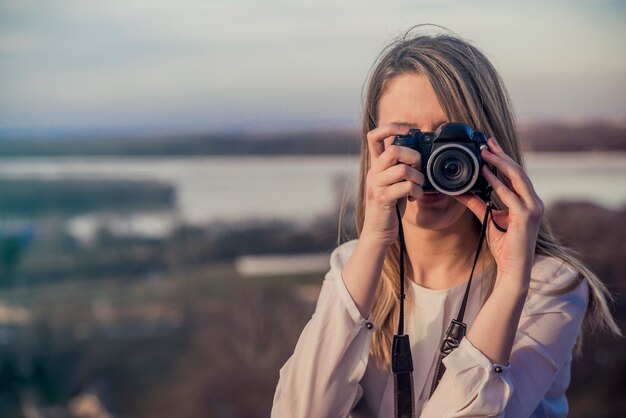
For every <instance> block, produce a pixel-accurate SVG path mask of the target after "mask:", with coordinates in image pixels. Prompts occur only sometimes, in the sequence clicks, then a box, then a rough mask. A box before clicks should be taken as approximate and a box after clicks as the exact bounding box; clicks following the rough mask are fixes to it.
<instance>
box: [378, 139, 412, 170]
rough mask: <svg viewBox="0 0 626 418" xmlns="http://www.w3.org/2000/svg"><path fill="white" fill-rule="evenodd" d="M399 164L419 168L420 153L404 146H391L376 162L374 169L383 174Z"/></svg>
mask: <svg viewBox="0 0 626 418" xmlns="http://www.w3.org/2000/svg"><path fill="white" fill-rule="evenodd" d="M398 163H404V164H408V165H411V166H413V167H419V164H420V153H419V152H417V151H415V150H414V149H411V148H409V147H403V146H402V145H390V146H389V147H388V148H387V149H386V150H385V151H384V152H383V153H382V154H380V156H379V157H378V159H376V160H375V161H374V162H372V169H373V170H375V171H377V172H381V171H385V170H386V169H388V168H389V167H391V166H394V165H396V164H398Z"/></svg>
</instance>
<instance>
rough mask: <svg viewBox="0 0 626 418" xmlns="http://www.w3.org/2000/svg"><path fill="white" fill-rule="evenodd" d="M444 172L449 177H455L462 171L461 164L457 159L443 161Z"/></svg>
mask: <svg viewBox="0 0 626 418" xmlns="http://www.w3.org/2000/svg"><path fill="white" fill-rule="evenodd" d="M443 173H444V174H445V176H446V177H448V178H455V177H458V175H459V174H460V173H461V166H460V165H459V162H458V161H457V160H452V159H451V160H448V161H446V162H444V163H443Z"/></svg>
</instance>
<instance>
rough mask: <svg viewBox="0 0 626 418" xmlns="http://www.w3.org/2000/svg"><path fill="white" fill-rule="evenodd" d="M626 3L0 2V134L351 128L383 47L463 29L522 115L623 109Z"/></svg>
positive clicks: (625, 112) (585, 114) (606, 113)
mask: <svg viewBox="0 0 626 418" xmlns="http://www.w3.org/2000/svg"><path fill="white" fill-rule="evenodd" d="M624 22H626V2H624V1H612V0H598V1H591V0H589V1H582V0H575V1H565V0H556V1H538V0H532V1H524V2H522V1H518V2H515V3H513V2H507V1H495V0H494V1H490V0H476V1H460V0H458V1H448V0H422V1H420V0H412V1H408V0H402V1H388V2H383V1H380V0H343V1H342V0H334V1H331V0H317V1H315V2H313V1H311V2H303V1H297V0H266V1H261V0H256V1H252V0H222V1H209V0H207V1H199V0H198V1H196V0H176V1H174V0H107V1H88V0H62V1H51V0H0V135H2V134H3V133H4V134H6V133H7V132H9V133H11V132H19V131H37V132H44V133H45V132H47V131H50V130H52V131H54V130H63V129H69V130H72V129H73V130H78V131H80V130H88V131H94V130H100V131H115V130H125V129H127V130H133V129H135V130H138V131H141V130H145V131H146V132H147V131H152V132H159V131H180V132H187V131H189V132H193V131H202V130H209V131H210V130H242V129H244V130H250V129H253V128H254V127H260V128H263V129H275V128H278V129H282V128H286V129H293V128H298V127H319V128H322V129H324V128H336V127H354V126H356V125H357V124H358V120H359V118H360V111H361V89H362V86H363V82H364V80H365V78H366V75H367V73H368V71H369V69H370V67H371V65H372V63H373V61H374V59H375V58H376V56H377V55H378V53H379V51H380V49H381V48H382V47H383V46H384V45H385V44H386V43H387V42H388V41H390V40H391V39H393V38H394V37H396V36H398V35H400V34H401V33H403V32H404V31H405V30H406V29H408V28H409V27H411V26H413V25H415V24H418V23H435V24H439V25H443V26H445V27H447V28H449V29H451V30H453V31H455V32H456V33H458V34H459V35H461V36H463V37H464V38H466V39H468V40H470V41H472V42H474V43H475V45H477V46H478V47H479V48H480V49H481V50H482V51H484V52H485V53H486V54H487V55H488V57H489V58H490V59H491V60H492V62H493V63H494V64H495V66H496V68H498V69H499V71H500V73H501V75H502V76H503V78H504V80H505V83H506V84H507V87H508V89H509V92H510V93H511V96H512V99H513V103H514V106H515V109H516V111H517V114H518V116H519V118H520V120H522V121H533V120H545V119H567V120H580V119H591V118H608V119H617V120H626V24H624Z"/></svg>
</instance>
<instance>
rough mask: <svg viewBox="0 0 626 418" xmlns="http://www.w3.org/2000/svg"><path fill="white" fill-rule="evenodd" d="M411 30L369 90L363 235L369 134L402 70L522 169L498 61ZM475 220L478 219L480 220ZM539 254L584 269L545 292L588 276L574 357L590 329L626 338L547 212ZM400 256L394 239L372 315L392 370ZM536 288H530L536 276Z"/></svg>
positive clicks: (382, 361) (374, 348) (360, 215)
mask: <svg viewBox="0 0 626 418" xmlns="http://www.w3.org/2000/svg"><path fill="white" fill-rule="evenodd" d="M418 26H422V25H418ZM414 29H415V28H411V29H410V30H409V31H408V32H407V33H406V34H405V35H404V36H403V37H401V38H399V39H397V40H395V41H394V42H392V43H391V44H389V45H388V46H387V47H386V48H385V49H383V51H382V52H381V54H380V55H379V57H378V59H377V61H376V63H375V66H374V67H373V69H372V71H371V73H370V75H369V77H368V81H367V85H366V88H365V92H366V96H365V101H364V112H363V121H362V131H361V158H360V173H359V185H358V195H357V202H356V228H357V233H358V234H359V235H360V234H361V231H362V228H363V221H364V214H365V197H366V194H365V186H366V184H365V183H366V178H367V172H368V171H369V169H370V153H369V148H368V144H367V138H366V135H367V133H368V132H369V131H370V130H372V129H374V128H375V127H376V126H377V120H378V103H379V101H380V99H381V97H382V96H383V95H384V94H385V91H386V88H387V85H388V84H389V81H390V80H391V79H393V78H394V77H396V76H398V75H401V74H416V75H422V76H425V77H427V79H428V80H429V81H430V83H431V85H432V87H433V89H434V91H435V93H436V95H437V99H438V100H439V104H440V105H441V107H442V108H443V110H444V112H445V114H446V116H447V118H448V120H449V121H456V122H459V121H462V122H465V123H468V124H470V125H471V126H472V127H474V128H475V129H476V130H479V131H481V132H484V133H485V134H487V135H488V136H494V137H495V138H497V139H498V143H499V144H500V146H501V147H502V148H503V150H504V151H505V152H506V153H507V154H508V155H509V156H511V158H513V159H514V160H515V161H516V162H518V163H519V164H520V165H521V166H522V167H524V162H523V158H522V154H521V151H520V146H519V141H518V135H517V130H516V122H515V120H514V117H513V111H512V106H511V102H510V100H509V97H508V93H507V91H506V88H505V86H504V83H503V81H502V79H501V78H500V76H499V74H498V72H497V71H496V69H495V68H494V67H493V65H492V64H491V63H490V62H489V60H488V59H487V58H486V57H485V55H484V54H483V53H481V52H480V51H479V50H478V49H477V48H476V47H474V46H473V45H471V44H470V43H468V42H467V41H465V40H463V39H461V38H460V37H458V36H454V35H450V34H447V33H442V34H435V35H425V34H419V35H413V36H410V35H411V33H412V32H413V30H414ZM500 178H501V180H503V181H505V184H506V183H508V182H507V180H506V179H505V178H503V177H502V176H500ZM494 203H495V205H496V207H497V208H502V207H503V206H504V205H503V204H502V202H501V201H499V199H498V198H497V196H495V195H494ZM476 222H478V223H479V221H478V219H476ZM535 253H536V254H543V255H546V256H552V257H556V258H558V259H560V260H563V261H564V262H565V263H567V264H569V265H571V266H572V267H573V268H574V269H575V270H577V271H578V272H579V274H578V276H577V277H576V279H575V280H574V281H572V283H571V284H569V285H568V286H566V287H565V288H562V289H558V290H556V291H553V292H550V293H546V294H549V295H557V294H562V293H566V292H569V291H571V290H573V289H574V288H575V287H576V286H577V285H578V284H579V283H580V282H581V281H582V280H583V279H586V280H587V283H588V284H589V289H590V296H589V303H588V308H587V311H586V313H585V319H584V322H583V332H581V333H580V334H579V336H578V338H577V341H576V346H575V349H574V354H575V356H576V357H579V356H580V354H581V348H582V340H583V333H584V332H585V331H586V330H595V329H597V328H599V329H605V330H608V331H610V332H612V333H613V334H615V335H618V336H621V335H622V334H621V331H620V329H619V327H618V326H617V324H616V323H615V321H614V319H613V317H612V315H611V312H610V310H609V306H608V303H607V300H610V301H611V302H613V301H614V299H613V296H612V295H611V294H610V293H609V291H608V289H607V288H606V286H605V285H604V283H602V281H600V279H599V278H598V277H597V276H596V275H595V274H594V273H593V272H592V271H590V270H589V269H588V268H587V267H586V266H585V265H583V263H582V262H581V261H579V260H578V259H577V258H576V257H575V256H574V255H573V253H572V252H571V251H570V250H569V249H567V248H565V247H564V246H563V245H561V243H559V241H558V240H557V239H556V238H555V236H554V235H553V233H552V231H551V229H550V227H549V225H548V222H547V220H546V219H545V217H544V219H542V222H541V226H540V228H539V234H538V239H537V244H536V247H535ZM399 255H400V244H399V242H398V241H396V242H395V243H394V244H393V245H392V246H391V247H390V248H389V250H388V252H387V255H386V257H385V261H384V264H383V270H382V274H381V280H380V281H379V284H378V288H377V289H376V295H375V298H374V304H373V307H372V318H373V319H374V321H375V323H376V324H378V327H377V329H376V330H375V332H374V333H373V334H372V344H371V346H370V354H371V355H372V357H373V358H374V360H375V362H376V364H377V365H378V366H379V367H381V368H389V364H390V351H391V342H392V338H393V335H394V333H395V331H396V327H397V323H398V317H399V303H398V298H397V296H396V295H397V294H398V293H399V292H400V277H399V271H398V265H399ZM494 274H495V270H494ZM531 291H533V288H532V280H531ZM490 292H491V289H490V290H489V293H490Z"/></svg>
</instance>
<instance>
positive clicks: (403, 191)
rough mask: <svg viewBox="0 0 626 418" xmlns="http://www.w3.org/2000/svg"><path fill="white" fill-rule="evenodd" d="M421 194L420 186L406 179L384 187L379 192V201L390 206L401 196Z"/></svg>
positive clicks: (417, 195) (418, 195)
mask: <svg viewBox="0 0 626 418" xmlns="http://www.w3.org/2000/svg"><path fill="white" fill-rule="evenodd" d="M422 194H424V192H423V190H422V188H421V187H420V186H418V185H417V184H415V183H413V182H412V181H408V180H406V181H401V182H399V183H395V184H392V185H390V186H388V187H385V190H384V191H383V192H382V193H381V194H380V197H379V201H380V202H381V203H383V205H385V206H392V205H395V204H396V202H397V201H398V200H399V199H401V198H403V197H407V196H412V197H420V196H422Z"/></svg>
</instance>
